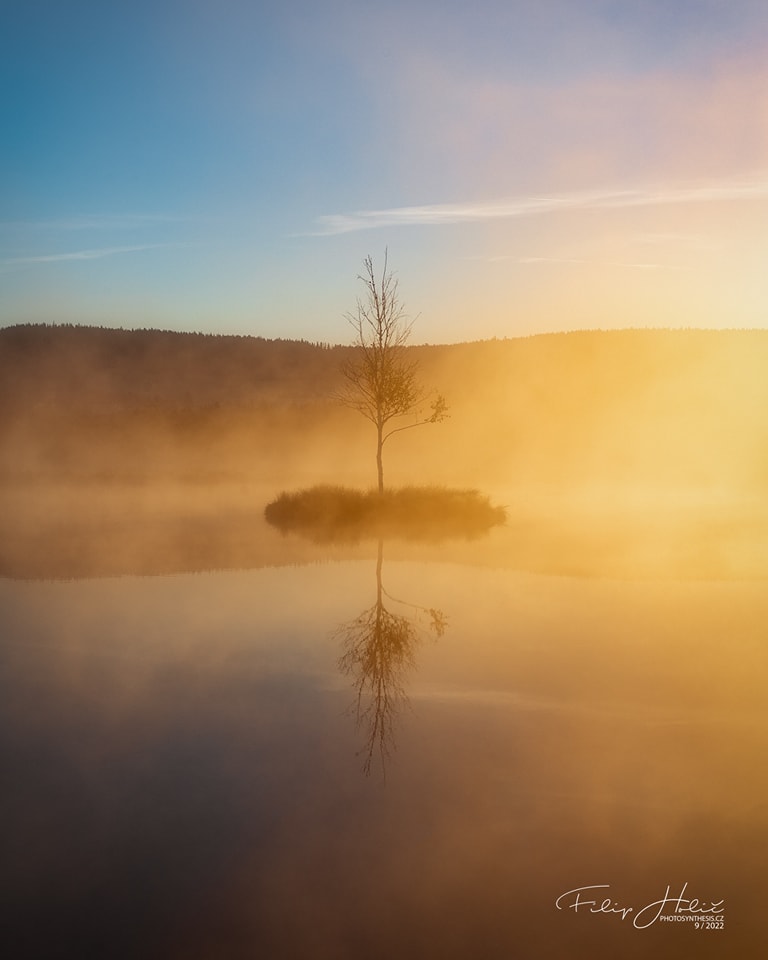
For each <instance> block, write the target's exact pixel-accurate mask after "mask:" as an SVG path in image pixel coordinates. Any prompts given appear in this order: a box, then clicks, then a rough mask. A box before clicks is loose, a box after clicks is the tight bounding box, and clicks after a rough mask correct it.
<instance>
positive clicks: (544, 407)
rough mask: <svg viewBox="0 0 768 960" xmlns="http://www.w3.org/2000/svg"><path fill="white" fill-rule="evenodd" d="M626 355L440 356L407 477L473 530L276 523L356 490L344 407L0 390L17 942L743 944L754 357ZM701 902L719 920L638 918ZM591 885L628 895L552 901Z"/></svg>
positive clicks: (361, 432) (760, 654) (216, 947)
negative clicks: (30, 396)
mask: <svg viewBox="0 0 768 960" xmlns="http://www.w3.org/2000/svg"><path fill="white" fill-rule="evenodd" d="M611 336H612V335H611ZM611 336H608V337H607V339H601V338H600V337H594V336H593V337H591V338H590V337H589V336H588V337H586V338H585V339H579V338H577V339H576V340H570V341H569V339H568V338H536V341H539V342H538V343H537V342H535V341H531V342H528V341H525V343H524V344H517V346H516V347H514V348H513V347H512V346H507V345H504V344H499V345H496V346H495V347H493V346H492V345H465V346H464V349H463V350H462V349H459V348H456V349H446V350H445V351H444V352H442V353H438V354H430V353H429V351H427V353H425V355H424V358H423V371H424V375H425V377H426V378H427V380H428V382H429V383H430V384H432V383H434V385H435V387H436V388H439V389H440V390H441V391H443V392H445V394H446V396H447V397H448V399H449V402H450V404H451V419H450V420H448V421H446V422H445V423H443V424H439V425H434V426H433V427H429V428H425V429H419V430H414V431H412V432H410V433H405V434H403V435H402V437H400V438H398V439H397V440H396V441H395V440H393V442H392V445H391V449H389V450H387V455H386V464H385V470H386V478H387V482H388V484H391V485H392V486H399V485H405V484H409V483H410V484H424V483H439V484H443V485H445V486H447V487H449V488H452V487H462V486H471V487H474V488H477V489H479V490H480V491H481V492H482V493H484V494H488V495H489V496H490V497H491V500H492V501H493V502H494V503H496V504H500V505H503V506H505V508H506V513H507V520H506V523H505V524H504V525H502V526H494V527H492V528H491V529H489V530H488V532H487V534H486V535H484V536H473V537H469V536H468V537H462V536H452V537H442V538H437V539H431V540H429V539H418V538H410V539H407V538H398V537H386V536H384V537H382V538H381V539H379V538H378V537H368V536H360V537H359V538H358V539H356V540H354V539H353V540H352V541H350V540H348V539H347V540H344V539H343V538H340V539H338V540H334V539H333V538H327V539H325V540H324V541H322V542H317V541H315V540H312V539H311V538H307V537H302V536H300V535H284V534H282V533H280V531H279V530H277V529H275V528H274V527H272V526H270V525H269V524H268V523H267V522H266V521H265V518H264V507H265V505H266V504H267V503H268V502H270V501H271V500H272V499H274V498H275V497H276V496H277V494H279V493H280V492H282V491H284V490H291V489H298V488H301V487H305V486H308V485H311V484H314V483H322V482H326V483H344V484H349V485H351V486H356V487H368V486H370V485H371V484H372V481H373V479H374V470H373V452H374V451H373V445H372V443H371V437H370V436H369V433H368V431H367V430H366V429H365V425H364V424H358V423H357V422H356V421H355V420H354V418H352V419H349V412H348V411H340V410H338V409H337V408H335V407H333V406H332V405H330V404H327V403H326V401H325V400H324V399H323V397H319V398H315V399H314V400H312V401H311V402H310V401H309V399H308V398H307V396H303V400H301V402H300V400H299V398H298V397H297V396H295V395H292V397H293V399H291V401H290V402H289V401H288V400H287V399H285V398H283V402H278V401H277V399H276V398H277V396H278V394H277V393H274V394H272V395H271V398H272V399H271V403H267V402H266V401H265V400H264V395H262V397H261V401H260V402H259V403H256V402H251V401H249V402H248V403H244V402H243V403H242V404H241V405H239V406H238V405H237V404H235V403H234V401H233V400H232V398H231V397H230V398H229V400H227V402H226V403H222V404H221V405H219V406H216V405H215V404H214V403H213V401H212V397H211V396H210V395H207V394H206V390H207V389H208V387H205V388H202V387H201V390H200V398H203V397H204V396H207V400H206V403H205V404H202V401H201V406H200V407H199V408H195V407H194V406H193V405H191V404H190V403H187V402H186V401H185V404H186V405H184V404H182V405H181V406H178V407H174V406H173V404H170V403H169V402H168V397H167V396H166V397H165V399H163V400H162V402H160V400H158V402H157V403H156V404H155V406H154V407H151V406H147V405H141V404H136V403H135V402H133V401H132V402H131V404H129V403H128V402H127V400H126V397H127V396H128V393H127V392H126V390H127V388H126V387H125V386H124V385H123V386H121V387H120V388H119V389H118V386H117V385H118V384H120V383H122V382H123V381H122V380H121V377H122V376H123V375H122V374H120V372H119V370H118V371H117V372H115V371H114V370H113V371H112V374H111V375H110V374H109V373H108V372H104V366H103V358H102V359H101V360H98V361H97V360H93V359H92V360H90V361H89V363H91V364H92V365H93V366H92V367H88V366H86V365H81V366H79V367H74V366H73V367H72V369H73V370H76V373H77V376H76V377H75V379H77V378H78V377H79V378H82V380H83V382H84V383H85V384H86V386H85V387H84V388H83V390H84V391H85V392H87V390H88V389H93V390H95V391H96V392H97V393H98V395H99V396H100V397H101V400H102V401H104V397H105V396H106V395H107V394H109V395H111V397H112V402H111V403H106V402H100V403H99V404H96V405H94V404H92V403H89V404H83V405H82V406H81V407H79V408H78V407H75V406H66V405H64V406H62V405H60V404H59V403H58V401H59V400H60V399H61V397H62V396H63V394H61V393H57V392H56V390H54V389H53V387H51V386H50V383H49V387H50V389H51V390H52V391H53V392H52V393H51V395H50V397H49V401H50V402H48V401H46V402H43V401H42V400H41V402H40V404H38V405H37V406H36V405H35V404H33V403H27V404H25V405H23V409H22V407H21V406H20V405H19V404H18V403H17V404H16V405H15V406H14V402H12V398H10V399H9V395H5V398H4V406H3V416H2V430H3V438H4V442H3V459H2V484H0V504H1V505H2V510H0V575H1V576H2V579H0V618H1V625H2V630H0V634H1V635H2V639H1V640H0V656H1V657H2V664H3V668H2V673H1V678H0V686H2V691H1V692H0V730H1V731H2V733H1V734H0V762H1V763H2V767H3V769H4V771H5V774H6V775H5V776H4V782H5V784H6V786H5V787H4V789H3V805H4V817H3V818H2V819H3V825H4V833H5V844H4V847H5V851H6V852H5V854H4V870H3V880H2V896H3V901H4V903H5V904H6V905H7V910H8V913H7V915H8V917H9V921H8V923H9V926H8V929H9V931H10V936H11V937H12V938H13V939H14V940H15V942H16V943H17V944H20V946H19V947H17V953H16V954H15V955H18V956H41V957H43V956H67V957H69V956H72V957H78V958H80V957H89V956H94V957H96V956H98V957H103V956H109V957H137V958H138V957H141V958H142V960H143V958H152V957H163V958H164V960H168V958H176V957H178V958H185V960H186V958H192V960H197V958H200V960H202V958H208V957H214V956H216V957H226V958H230V957H231V958H240V957H242V958H250V957H253V956H267V957H275V958H277V957H285V958H294V957H308V956H312V957H328V958H338V957H359V956H366V957H384V956H387V957H391V956H392V955H395V954H397V955H400V956H404V957H424V956H440V957H457V958H458V957H468V956H483V957H489V958H494V960H495V958H497V957H498V958H502V957H503V958H507V957H512V956H514V957H523V958H529V957H530V958H534V957H539V956H545V955H552V956H568V957H573V958H588V957H589V958H594V957H606V958H613V957H616V956H622V957H643V958H645V957H650V956H664V957H670V958H674V960H677V958H681V960H682V958H688V957H694V956H695V957H697V958H699V957H704V958H709V957H713V958H714V957H717V958H719V957H723V958H725V957H732V956H750V955H753V954H754V947H755V945H756V944H759V943H760V942H762V940H763V939H764V936H763V932H762V923H763V920H762V913H763V911H762V907H761V890H760V888H759V884H757V883H756V882H755V878H756V877H759V875H760V871H761V869H762V859H761V856H762V853H761V851H762V849H763V846H764V843H765V840H766V833H767V828H768V823H767V822H766V810H768V803H766V801H767V800H768V782H767V780H766V774H765V772H764V763H763V762H762V758H763V757H764V755H765V752H766V746H768V743H767V742H766V741H767V740H768V716H767V715H766V710H765V704H764V701H765V697H764V690H765V681H766V675H767V668H768V662H767V660H766V658H767V656H768V654H767V653H766V648H765V625H766V623H768V600H767V599H766V596H767V595H766V591H765V579H766V575H768V511H767V510H766V500H765V496H764V492H765V486H764V484H765V478H766V472H765V469H766V460H765V449H766V446H765V442H764V441H765V436H766V432H765V430H764V426H763V421H764V411H765V409H766V406H765V403H764V402H763V401H764V399H765V389H766V387H765V382H764V379H763V378H762V377H758V376H757V375H756V372H755V371H756V370H757V368H758V366H759V364H760V363H762V360H760V357H761V356H762V354H760V353H759V351H758V350H757V349H756V346H755V343H752V344H751V345H749V347H748V349H747V348H744V347H743V346H739V347H737V346H732V348H730V347H729V350H726V351H725V352H723V350H722V347H723V344H724V343H725V341H723V340H720V341H717V342H715V340H712V341H706V342H705V340H697V339H696V337H693V338H688V339H686V338H685V337H684V335H682V334H681V335H680V336H681V338H682V339H678V340H675V341H674V342H672V341H668V342H667V341H664V340H663V338H662V339H661V340H659V339H658V338H657V339H656V340H653V341H652V342H653V344H654V346H653V348H651V347H650V346H648V347H647V349H645V350H644V349H640V348H641V347H642V346H643V343H646V344H650V343H651V341H648V340H644V338H643V337H640V338H639V339H636V340H634V341H633V340H632V339H631V336H630V335H627V337H625V338H624V339H622V338H621V336H620V335H618V336H619V341H616V342H614V343H613V345H612V346H611V344H610V341H611ZM673 339H674V338H673ZM665 342H666V343H667V346H666V347H663V344H664V343H665ZM736 342H737V340H736V339H734V340H728V343H729V344H731V345H733V344H735V343H736ZM617 343H618V346H617ZM760 343H762V340H760ZM622 344H624V345H625V346H622ZM307 346H309V345H307ZM662 347H663V349H662ZM694 348H695V349H694ZM665 350H666V351H667V353H666V354H665V352H664V351H665ZM505 351H506V353H505ZM516 351H517V352H516ZM521 351H522V352H521ZM525 351H528V352H527V353H526V352H525ZM312 356H313V357H315V359H316V356H315V354H312ZM630 357H631V362H630V359H629V358H630ZM665 357H666V359H665ZM751 357H752V358H753V359H750V358H751ZM754 357H757V359H754ZM17 359H18V358H17ZM80 361H82V364H85V361H84V360H82V356H81V357H80ZM222 362H223V361H222ZM750 364H752V366H750ZM118 367H119V364H118ZM96 369H98V370H101V371H102V372H103V376H100V377H98V378H96V380H98V382H99V385H98V386H94V383H95V380H94V376H93V375H92V373H93V370H96ZM673 369H676V370H677V371H678V374H677V376H676V377H672V376H671V371H672V370H673ZM761 369H764V367H762V368H761ZM89 370H90V371H91V372H90V373H89V372H88V371H89ZM218 375H219V376H220V375H221V370H219V371H218ZM318 377H319V375H318ZM51 379H52V380H55V379H56V378H55V377H52V378H51ZM172 379H173V378H172ZM267 379H268V378H263V382H262V381H260V382H262V386H263V383H266V382H267ZM225 380H227V382H228V383H230V386H231V389H233V390H234V386H232V384H233V383H234V384H236V382H237V381H236V378H233V377H230V378H229V379H227V378H225ZM46 382H48V381H46ZM158 382H159V381H158ZM181 382H183V378H178V377H177V378H176V386H177V387H178V385H179V383H181ZM313 382H314V383H315V384H317V383H319V382H320V381H319V379H318V378H315V380H314V381H313ZM190 383H194V379H192V380H191V381H190ZM19 389H20V388H19ZM56 389H57V390H59V389H63V388H61V384H60V383H59V387H57V388H56ZM164 389H168V390H169V391H170V390H171V388H170V387H167V388H164ZM174 389H175V388H174ZM265 389H266V388H265ZM270 389H272V388H270ZM274 389H275V390H278V387H277V386H275V387H274ZM280 389H282V387H280ZM323 389H325V387H323ZM182 392H183V391H182ZM262 393H263V391H262ZM68 396H70V398H71V397H72V396H73V395H72V394H69V395H68ZM185 396H187V400H189V396H191V395H185ZM323 396H325V395H324V394H323ZM57 398H58V399H57ZM134 399H135V398H134ZM252 399H253V398H251V400H252ZM262 401H264V402H263V403H262ZM761 404H762V406H761ZM686 883H687V884H688V888H687V891H688V892H687V894H686V896H688V897H695V898H698V899H699V900H700V901H702V902H706V903H707V904H709V903H712V902H719V901H723V903H724V915H725V921H724V928H723V929H722V930H720V929H711V930H706V929H702V930H696V929H693V925H692V924H691V923H688V922H677V923H673V922H668V921H663V920H659V921H658V922H656V923H654V924H652V925H651V926H649V927H648V928H647V929H638V928H637V927H635V926H634V925H633V917H634V916H635V914H636V913H637V912H638V911H639V910H640V909H641V908H643V907H644V906H645V905H647V904H650V903H652V902H654V901H656V900H658V899H659V898H661V897H663V895H664V892H665V889H666V888H667V886H668V885H669V886H670V887H671V888H672V891H673V895H677V894H678V893H679V892H680V890H681V888H682V887H683V885H684V884H686ZM591 884H596V885H602V884H607V885H609V890H608V892H607V893H606V896H608V897H610V898H611V903H612V904H618V905H619V906H620V907H622V908H624V907H632V911H633V912H630V913H629V914H628V915H627V917H626V918H624V919H622V914H621V913H620V912H619V913H610V912H604V913H599V912H595V913H592V912H589V910H588V909H581V910H578V911H574V910H573V909H568V908H566V909H558V908H557V906H556V900H557V898H558V897H559V896H560V895H561V894H564V893H566V892H567V891H571V890H573V889H574V888H577V887H581V886H587V885H591ZM601 899H602V898H601ZM667 912H668V913H672V912H673V910H672V908H669V909H668V910H667Z"/></svg>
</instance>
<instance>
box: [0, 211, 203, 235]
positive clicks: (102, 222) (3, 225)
mask: <svg viewBox="0 0 768 960" xmlns="http://www.w3.org/2000/svg"><path fill="white" fill-rule="evenodd" d="M185 219H186V218H184V217H176V216H171V215H170V214H164V213H123V214H109V213H88V214H78V215H76V216H73V217H54V218H49V219H42V220H0V229H1V230H32V231H38V230H49V231H61V232H65V233H66V232H72V231H80V230H133V229H136V228H139V227H146V226H152V225H154V224H163V223H180V222H183V221H185Z"/></svg>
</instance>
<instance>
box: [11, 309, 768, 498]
mask: <svg viewBox="0 0 768 960" xmlns="http://www.w3.org/2000/svg"><path fill="white" fill-rule="evenodd" d="M351 349H352V348H350V347H344V346H329V345H327V344H318V343H309V342H306V341H295V340H265V339H262V338H260V337H236V336H214V335H202V334H188V333H173V332H164V331H156V330H135V331H127V330H111V329H104V328H95V327H76V326H42V325H40V326H38V325H28V326H16V327H9V328H5V329H2V330H0V442H1V443H2V452H1V454H0V478H2V479H4V480H5V481H6V482H16V481H19V480H22V479H30V478H39V479H47V480H62V479H64V480H105V479H109V480H127V481H137V480H148V479H156V478H158V477H161V478H174V479H183V480H190V479H195V480H202V481H205V480H208V479H214V478H216V479H221V478H226V479H236V480H254V479H255V480H258V481H262V480H269V479H271V478H273V477H274V478H278V477H280V478H284V477H286V476H291V477H295V478H296V481H297V482H304V481H314V480H317V481H321V480H336V479H340V480H348V479H351V480H358V481H365V479H366V478H368V479H369V480H371V479H373V478H372V476H371V474H372V471H371V466H372V437H371V436H370V434H369V431H370V429H371V428H370V425H367V424H365V422H364V421H363V420H362V418H360V417H359V416H358V415H356V414H355V413H354V412H352V411H350V410H346V409H344V408H341V407H339V405H338V404H336V403H334V401H333V399H332V397H333V394H334V391H335V390H337V389H338V387H339V386H340V373H339V369H340V365H341V363H342V361H343V359H344V357H345V356H347V355H348V353H349V351H350V350H351ZM408 349H409V350H410V351H412V353H413V355H414V357H415V358H416V359H418V360H419V363H420V368H421V373H422V379H423V380H424V382H425V384H426V385H427V386H428V387H434V388H435V389H436V390H439V392H441V393H443V394H444V395H445V397H446V399H447V401H448V403H449V406H450V419H449V420H448V421H446V423H444V424H439V425H435V426H430V427H424V428H419V429H418V430H413V431H408V432H406V433H404V434H401V435H400V436H399V437H398V438H397V440H393V441H392V446H391V449H390V450H388V452H387V456H388V458H389V460H388V468H389V471H390V479H391V480H392V482H393V483H398V482H414V481H419V480H421V479H426V480H429V481H430V482H432V481H434V482H468V483H472V484H473V485H480V486H485V485H487V484H496V485H510V484H514V485H519V484H523V485H524V484H547V485H553V486H558V485H565V486H568V485H578V484H591V485H593V486H594V485H596V484H597V485H599V484H605V485H611V484H623V485H625V486H626V485H630V486H631V485H643V484H645V485H648V484H651V485H661V484H667V485H673V486H678V487H679V486H684V487H691V486H695V487H707V488H712V489H714V488H721V487H728V488H734V489H741V488H743V487H748V488H749V489H756V488H757V489H765V488H766V486H768V376H767V374H768V331H750V330H745V331H700V330H676V331H660V330H625V331H608V332H600V331H594V332H575V333H567V334H549V335H541V336H535V337H528V338H520V339H509V340H492V341H480V342H474V343H462V344H452V345H443V346H413V347H409V348H408Z"/></svg>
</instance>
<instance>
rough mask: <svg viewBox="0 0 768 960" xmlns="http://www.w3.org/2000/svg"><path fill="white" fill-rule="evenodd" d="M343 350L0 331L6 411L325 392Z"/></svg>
mask: <svg viewBox="0 0 768 960" xmlns="http://www.w3.org/2000/svg"><path fill="white" fill-rule="evenodd" d="M347 349H348V348H344V347H333V348H332V347H328V346H326V345H321V344H313V343H308V342H306V341H304V340H265V339H263V338H261V337H238V336H213V335H206V334H194V333H175V332H171V331H164V330H113V329H106V328H102V327H79V326H42V325H26V326H15V327H8V328H6V329H2V330H0V391H1V392H0V397H1V398H2V405H3V407H4V408H5V409H8V407H26V408H29V407H30V406H33V407H37V408H44V407H46V406H50V405H57V406H58V405H60V404H62V403H63V404H66V405H68V406H69V407H70V408H72V409H77V410H81V409H88V408H91V409H97V408H102V409H109V410H116V409H122V410H125V409H135V408H141V407H153V406H154V407H160V408H166V409H171V410H180V409H200V408H204V407H211V406H221V405H224V406H242V405H250V404H252V403H253V402H255V401H258V402H260V401H262V400H267V401H268V402H274V401H280V400H282V401H288V400H290V399H298V398H301V399H314V398H319V397H323V396H326V395H327V394H328V393H329V392H330V391H332V389H333V384H334V383H335V379H336V376H337V371H338V368H339V364H340V362H341V357H342V355H343V354H344V352H345V351H346V350H347Z"/></svg>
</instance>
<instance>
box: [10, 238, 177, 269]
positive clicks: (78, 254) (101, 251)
mask: <svg viewBox="0 0 768 960" xmlns="http://www.w3.org/2000/svg"><path fill="white" fill-rule="evenodd" d="M181 246H189V244H184V243H145V244H141V245H139V246H132V247H98V248H96V249H93V250H74V251H72V252H69V253H45V254H38V255H35V256H28V257H9V258H7V259H5V260H0V264H1V265H2V266H4V267H15V266H25V265H29V264H35V263H65V262H68V261H73V260H75V261H77V260H101V259H102V258H103V257H113V256H116V255H118V254H121V253H137V252H139V251H141V250H158V249H161V248H168V247H181Z"/></svg>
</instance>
